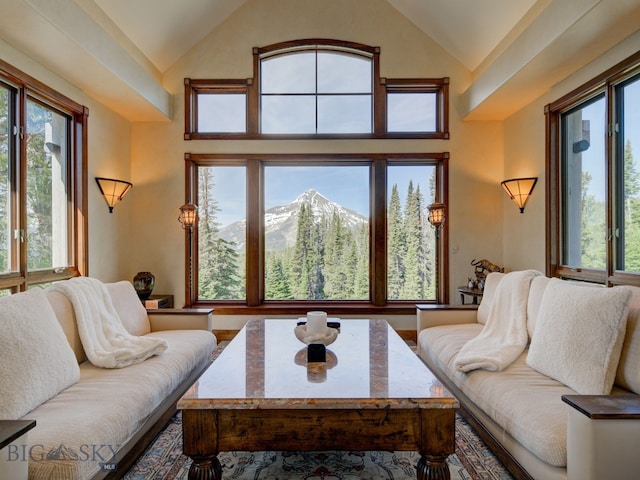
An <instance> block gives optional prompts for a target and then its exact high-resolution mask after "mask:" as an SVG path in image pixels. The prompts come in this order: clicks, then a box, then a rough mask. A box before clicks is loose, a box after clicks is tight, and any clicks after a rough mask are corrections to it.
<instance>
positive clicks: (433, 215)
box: [427, 203, 445, 229]
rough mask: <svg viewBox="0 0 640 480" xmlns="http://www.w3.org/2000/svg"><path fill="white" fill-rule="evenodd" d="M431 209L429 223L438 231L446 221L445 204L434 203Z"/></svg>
mask: <svg viewBox="0 0 640 480" xmlns="http://www.w3.org/2000/svg"><path fill="white" fill-rule="evenodd" d="M427 208H428V209H429V223H430V224H431V225H433V226H434V227H435V228H436V229H438V228H440V227H442V225H443V224H444V221H445V215H444V203H432V204H431V205H429V206H428V207H427Z"/></svg>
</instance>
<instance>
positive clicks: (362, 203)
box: [213, 165, 433, 227]
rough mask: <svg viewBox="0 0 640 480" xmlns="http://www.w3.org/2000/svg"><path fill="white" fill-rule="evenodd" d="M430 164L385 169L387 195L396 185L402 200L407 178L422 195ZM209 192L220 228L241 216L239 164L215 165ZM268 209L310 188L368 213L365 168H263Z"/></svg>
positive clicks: (242, 191)
mask: <svg viewBox="0 0 640 480" xmlns="http://www.w3.org/2000/svg"><path fill="white" fill-rule="evenodd" d="M432 171H433V167H429V166H424V165H419V166H415V167H406V166H402V167H391V168H389V194H390V193H391V185H393V184H397V185H398V189H399V192H400V200H401V201H402V202H404V199H405V198H404V197H405V196H406V192H407V187H408V185H409V180H413V183H414V188H416V186H417V185H418V184H419V185H420V190H421V192H422V193H423V195H426V194H428V192H429V178H430V175H431V173H432ZM214 181H215V185H214V189H213V195H214V198H215V199H216V201H217V202H218V206H219V207H220V209H221V211H220V212H219V215H218V220H219V222H220V223H221V225H222V226H223V227H225V226H227V225H229V224H230V223H233V222H235V221H237V220H241V219H243V218H244V217H245V208H246V207H245V206H246V187H245V185H244V169H243V168H242V167H215V180H214ZM265 185H266V198H265V208H266V209H267V210H268V209H269V208H271V207H275V206H277V205H283V204H287V203H290V202H292V201H293V200H295V198H296V197H298V196H299V195H300V194H302V193H303V192H304V191H305V190H308V189H310V188H313V189H315V190H317V191H318V192H320V193H321V194H322V195H324V196H325V197H327V198H328V199H329V200H331V201H333V202H336V203H339V204H340V205H342V206H344V207H347V208H350V209H351V210H354V211H356V212H358V213H360V214H361V215H364V216H369V193H368V191H369V169H368V167H366V166H349V167H335V168H328V167H326V166H323V167H276V166H270V167H266V168H265Z"/></svg>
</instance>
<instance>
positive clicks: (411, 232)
mask: <svg viewBox="0 0 640 480" xmlns="http://www.w3.org/2000/svg"><path fill="white" fill-rule="evenodd" d="M421 206H422V200H421V198H420V188H419V187H418V188H417V189H416V190H415V191H414V190H413V181H409V187H408V189H407V200H406V204H405V214H404V232H405V236H406V237H405V238H406V245H407V247H406V248H407V249H406V256H405V282H404V285H403V288H402V292H401V298H402V299H403V300H415V299H420V298H423V297H424V283H425V274H424V263H425V261H424V260H425V259H424V251H423V248H422V247H423V238H422V212H421Z"/></svg>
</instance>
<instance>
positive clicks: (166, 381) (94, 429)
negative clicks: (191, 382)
mask: <svg viewBox="0 0 640 480" xmlns="http://www.w3.org/2000/svg"><path fill="white" fill-rule="evenodd" d="M149 336H151V337H155V338H162V339H164V340H166V341H167V343H168V344H169V348H167V350H166V351H165V352H163V353H162V355H158V356H154V357H151V358H149V359H147V360H145V361H144V362H142V363H138V364H136V365H132V366H129V367H126V368H121V369H105V368H99V367H96V366H95V365H93V364H91V363H90V362H85V363H83V364H82V365H81V366H80V372H81V376H80V381H79V382H78V383H76V384H75V385H73V386H71V387H69V388H68V389H66V390H65V391H63V392H61V393H60V394H58V395H57V396H56V397H54V398H52V399H51V400H49V401H48V402H46V403H44V404H42V405H40V406H39V407H38V408H36V409H35V410H33V411H32V412H30V413H29V418H30V419H33V420H35V421H36V424H37V427H36V428H34V429H33V430H32V431H31V432H29V438H28V442H29V446H28V448H29V451H30V452H31V455H32V456H31V457H30V461H29V478H47V479H60V480H63V479H64V480H71V479H86V478H92V477H93V476H94V475H98V474H100V473H101V469H100V463H101V462H106V461H109V460H111V456H112V455H113V450H118V449H119V448H120V447H122V446H123V445H125V444H126V443H127V442H128V441H129V440H130V439H131V438H132V437H133V436H134V435H136V433H137V432H138V431H139V430H140V428H141V427H142V426H143V424H144V422H145V421H146V420H147V419H148V418H149V416H150V415H151V413H152V412H153V411H154V409H156V408H157V407H158V406H160V404H161V403H162V402H163V401H164V400H165V399H166V398H167V397H169V396H171V395H172V394H173V393H175V390H176V389H177V388H178V387H179V386H181V385H182V387H184V388H187V387H188V385H184V384H183V382H184V381H185V380H186V379H187V378H188V377H189V375H190V374H192V373H195V372H196V371H199V370H200V369H201V368H202V367H204V366H205V365H206V364H207V363H208V362H209V360H210V358H211V352H212V351H213V350H214V349H215V346H216V339H215V337H214V336H213V335H212V334H211V333H210V332H206V331H203V330H172V331H162V332H154V333H151V334H149ZM62 446H64V449H65V450H66V452H67V453H68V454H69V457H72V456H73V453H74V452H75V453H76V454H77V456H78V458H79V460H72V459H70V460H65V459H53V460H47V458H46V457H47V453H48V452H52V451H53V452H55V451H58V450H60V449H61V447H62ZM118 473H121V474H124V473H125V472H118Z"/></svg>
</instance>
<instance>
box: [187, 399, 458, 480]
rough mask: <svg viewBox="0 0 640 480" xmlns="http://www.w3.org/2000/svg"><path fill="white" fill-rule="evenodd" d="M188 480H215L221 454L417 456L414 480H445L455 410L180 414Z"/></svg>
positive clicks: (200, 411) (218, 479)
mask: <svg viewBox="0 0 640 480" xmlns="http://www.w3.org/2000/svg"><path fill="white" fill-rule="evenodd" d="M182 428H183V435H184V453H185V454H186V455H189V456H190V457H191V458H192V460H193V463H192V465H191V468H190V469H189V479H191V480H209V479H212V480H221V479H222V468H221V466H220V462H219V460H218V458H217V455H218V453H219V452H221V451H236V450H237V451H264V450H271V451H274V450H282V451H323V450H386V451H393V450H400V451H418V452H420V454H421V458H420V460H419V462H418V466H417V478H418V480H447V479H449V478H450V475H449V467H448V465H447V461H446V460H447V457H448V456H449V455H450V454H452V453H454V448H455V439H454V437H455V409H451V408H446V409H441V408H434V409H427V408H401V409H393V408H381V409H375V408H368V409H357V410H356V409H346V410H344V409H326V408H322V409H320V408H319V409H309V408H305V409H286V408H285V409H281V410H258V409H237V410H232V409H219V410H216V409H186V410H183V427H182Z"/></svg>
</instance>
